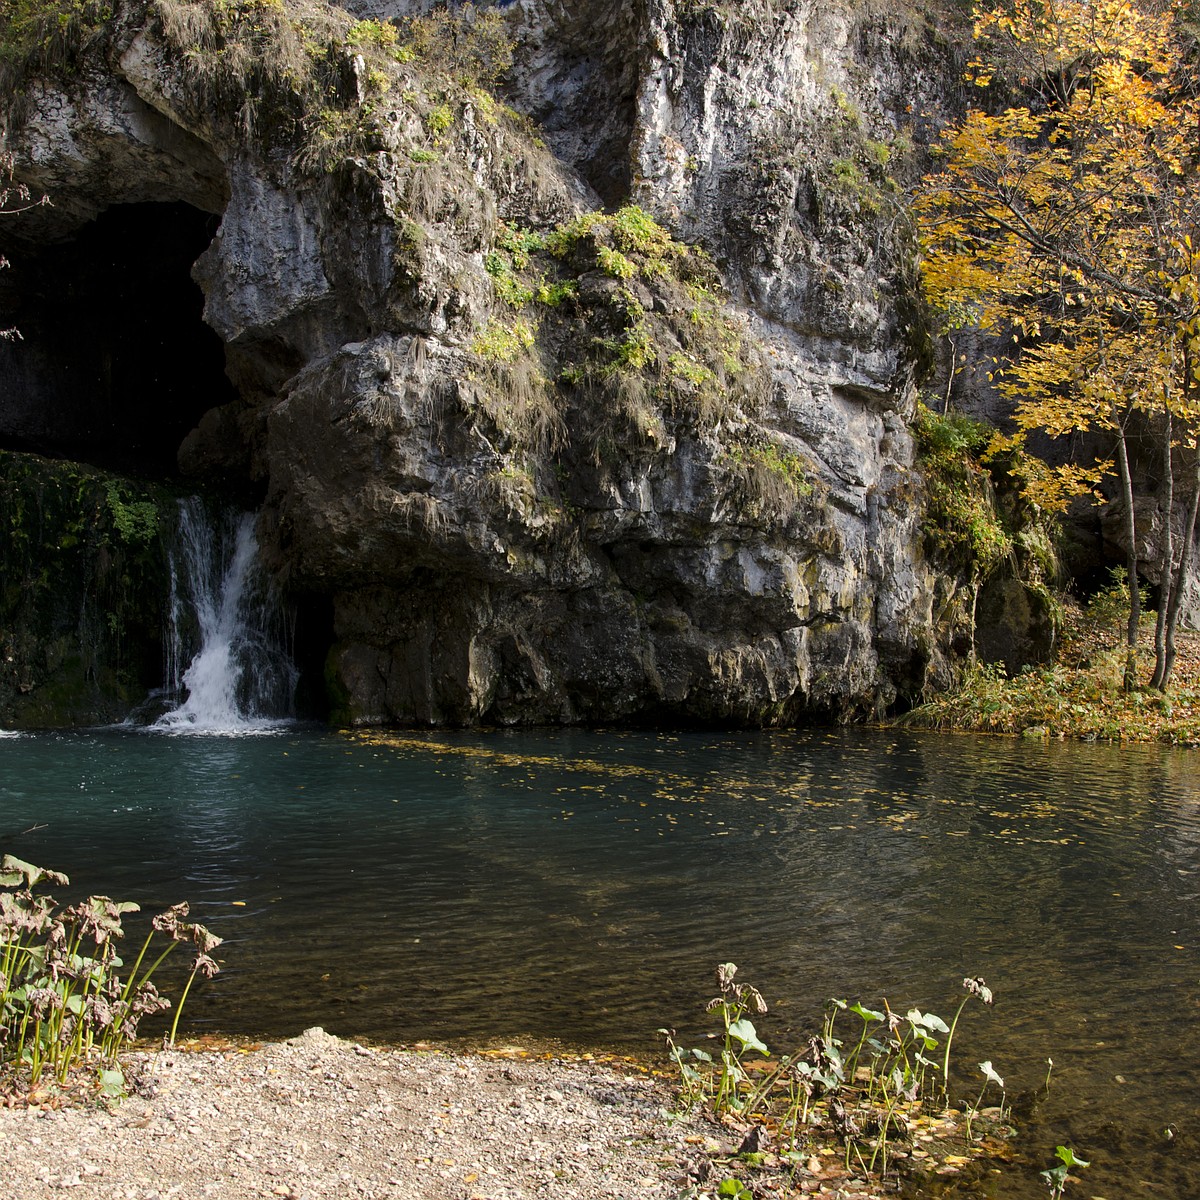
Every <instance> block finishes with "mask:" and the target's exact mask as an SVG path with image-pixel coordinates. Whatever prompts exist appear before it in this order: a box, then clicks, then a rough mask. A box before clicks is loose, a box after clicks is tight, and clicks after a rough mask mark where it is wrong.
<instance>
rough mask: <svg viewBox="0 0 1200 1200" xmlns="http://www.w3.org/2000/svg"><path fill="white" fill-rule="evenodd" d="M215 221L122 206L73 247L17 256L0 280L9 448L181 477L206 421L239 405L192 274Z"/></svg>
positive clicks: (1, 437) (0, 413) (179, 208)
mask: <svg viewBox="0 0 1200 1200" xmlns="http://www.w3.org/2000/svg"><path fill="white" fill-rule="evenodd" d="M219 220H220V218H219V217H217V216H214V215H213V214H210V213H205V212H201V211H200V210H199V209H196V208H193V207H192V206H191V205H189V204H183V203H165V204H164V203H140V204H120V205H114V206H113V207H112V208H109V209H107V210H106V211H105V212H103V213H101V214H100V216H99V217H97V218H96V219H95V220H94V221H91V222H89V223H88V224H87V225H85V226H83V227H82V228H81V229H80V230H79V232H78V233H77V234H76V235H75V236H74V237H73V238H72V239H71V240H69V241H65V242H61V243H58V244H55V245H51V246H47V247H45V248H43V249H41V250H39V251H38V252H36V253H34V254H28V253H24V254H23V253H20V252H17V253H15V254H11V255H10V257H11V258H12V260H13V261H12V266H11V268H10V269H9V270H7V271H5V272H3V276H2V277H0V286H2V287H3V291H2V292H0V327H3V326H8V325H15V326H16V327H17V328H18V329H20V331H21V334H22V340H20V341H15V342H11V343H4V344H0V443H2V444H3V445H5V446H7V447H10V448H14V449H23V450H30V451H34V452H36V453H40V454H45V455H48V456H52V457H57V458H71V459H75V460H78V461H81V462H87V463H91V464H93V465H95V466H98V467H103V468H106V469H108V470H114V471H120V472H122V473H124V474H129V475H135V476H140V477H146V478H155V479H173V478H175V477H176V476H177V474H178V468H177V465H176V453H177V451H178V448H179V445H180V443H181V442H182V441H183V439H184V437H185V436H186V434H187V433H188V431H189V430H190V429H192V427H193V426H194V425H195V424H196V423H197V422H198V421H199V419H200V417H201V415H202V414H203V413H204V412H205V411H207V410H208V409H210V408H213V407H214V406H216V405H221V404H225V403H228V402H229V401H231V400H234V399H235V398H236V392H235V390H234V388H233V386H232V384H230V382H229V380H228V379H227V378H226V376H225V353H224V347H223V345H222V343H221V340H220V338H218V337H217V335H216V334H215V333H214V332H213V331H212V330H211V329H209V328H208V326H206V325H205V324H204V322H203V319H202V312H203V306H204V298H203V295H202V293H201V291H200V288H199V287H198V286H197V285H196V283H195V282H194V281H193V280H192V278H191V267H192V264H193V263H194V262H195V261H196V259H197V258H198V257H199V256H200V255H201V254H202V253H203V252H204V250H205V249H206V248H207V246H208V245H209V243H210V242H211V241H212V238H213V235H214V234H215V233H216V229H217V225H218V223H219Z"/></svg>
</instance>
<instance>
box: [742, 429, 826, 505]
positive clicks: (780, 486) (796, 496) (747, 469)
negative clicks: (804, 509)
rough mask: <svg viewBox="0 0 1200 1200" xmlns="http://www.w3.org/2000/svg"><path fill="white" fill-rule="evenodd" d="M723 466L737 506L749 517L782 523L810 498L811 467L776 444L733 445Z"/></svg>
mask: <svg viewBox="0 0 1200 1200" xmlns="http://www.w3.org/2000/svg"><path fill="white" fill-rule="evenodd" d="M725 464H726V466H727V467H728V469H729V471H730V473H731V475H732V476H733V479H734V481H735V482H734V491H735V494H736V495H737V497H738V499H739V502H740V505H741V507H742V509H743V510H744V511H745V512H746V513H748V514H749V515H750V516H753V517H760V518H765V519H767V520H770V521H786V520H787V518H788V517H789V516H790V515H791V514H792V513H793V512H794V511H795V510H796V507H797V505H799V504H800V502H801V501H803V500H805V499H807V498H809V497H811V496H812V495H813V490H814V489H813V483H812V479H813V478H814V476H815V470H814V468H813V466H812V464H811V463H810V462H808V461H807V460H806V459H804V458H802V457H801V456H800V455H799V454H796V453H794V452H792V451H790V450H785V449H783V448H782V447H781V446H780V445H779V443H778V442H776V441H772V440H763V441H762V442H758V443H752V444H747V443H745V442H735V443H734V444H733V445H731V446H729V447H728V449H727V450H726V451H725Z"/></svg>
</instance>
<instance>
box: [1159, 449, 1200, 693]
mask: <svg viewBox="0 0 1200 1200" xmlns="http://www.w3.org/2000/svg"><path fill="white" fill-rule="evenodd" d="M1197 513H1200V454H1197V456H1196V466H1195V470H1194V472H1193V479H1192V502H1191V504H1190V505H1188V515H1187V517H1186V519H1185V520H1184V525H1183V535H1182V536H1183V547H1182V549H1181V550H1180V553H1179V566H1178V567H1176V569H1175V578H1174V580H1173V581H1172V584H1171V601H1170V604H1169V605H1168V612H1167V621H1166V646H1165V647H1164V652H1163V663H1162V672H1161V678H1160V679H1159V681H1158V683H1157V684H1156V685H1155V686H1156V687H1159V688H1161V689H1162V690H1163V691H1164V692H1165V691H1166V690H1167V685H1168V683H1170V680H1171V672H1172V671H1173V670H1174V669H1175V631H1176V630H1177V629H1178V628H1179V610H1180V608H1181V607H1182V604H1183V587H1184V584H1185V583H1186V582H1187V577H1188V573H1189V572H1190V571H1191V569H1192V558H1193V557H1194V552H1195V545H1196V516H1197ZM1157 675H1158V672H1157V671H1156V677H1157Z"/></svg>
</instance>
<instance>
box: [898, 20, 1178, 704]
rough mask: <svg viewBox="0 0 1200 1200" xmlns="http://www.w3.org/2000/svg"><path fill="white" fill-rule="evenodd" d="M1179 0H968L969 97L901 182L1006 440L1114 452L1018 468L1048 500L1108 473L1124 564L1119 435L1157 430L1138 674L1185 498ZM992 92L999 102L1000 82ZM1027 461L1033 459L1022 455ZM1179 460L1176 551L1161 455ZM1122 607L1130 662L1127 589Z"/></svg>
mask: <svg viewBox="0 0 1200 1200" xmlns="http://www.w3.org/2000/svg"><path fill="white" fill-rule="evenodd" d="M1191 7H1192V6H1191V4H1190V3H1188V4H1180V3H1178V2H1176V3H1168V2H1166V0H984V3H983V4H982V5H981V6H980V7H979V8H978V9H977V12H976V22H975V36H976V40H977V45H978V56H977V58H976V59H975V61H974V62H972V64H971V65H970V68H969V71H968V78H969V80H970V81H971V82H972V83H973V84H974V85H975V87H976V89H978V90H977V93H976V94H977V95H978V96H979V97H980V101H981V103H980V105H979V106H977V107H972V108H971V109H970V110H969V111H968V113H967V115H966V116H965V117H964V118H963V119H962V120H961V121H959V122H958V123H957V124H955V125H954V126H953V127H952V128H949V129H947V130H946V131H945V133H944V134H943V137H942V142H941V146H940V154H941V160H940V164H939V166H940V169H939V170H938V171H936V172H935V173H932V174H931V175H929V176H927V178H926V179H925V181H924V183H923V186H922V188H921V191H920V194H919V195H918V198H917V203H916V208H917V213H918V217H919V220H920V223H921V241H922V249H923V279H924V284H925V287H926V291H927V294H928V296H929V298H930V299H931V301H932V302H933V303H934V304H935V306H937V307H939V308H941V309H943V310H955V311H961V310H962V308H963V307H964V306H967V307H969V308H970V310H971V311H972V312H973V313H974V315H975V319H976V320H977V322H978V324H979V325H980V326H981V327H982V328H984V329H987V330H990V331H992V332H993V333H994V334H995V335H996V336H997V338H998V339H999V341H1000V343H1001V345H1002V347H1003V348H1002V349H1000V350H999V351H998V353H997V355H996V359H995V363H994V372H993V378H994V380H995V381H996V382H997V384H998V386H999V388H1000V390H1001V391H1002V392H1003V393H1004V394H1005V395H1006V396H1008V397H1009V398H1010V399H1011V400H1012V401H1013V402H1014V411H1013V425H1014V431H1013V432H1012V433H1010V434H1008V435H1005V436H1002V437H1000V436H998V438H997V442H998V443H999V444H1004V443H1007V444H1023V443H1024V442H1025V440H1026V439H1027V438H1028V437H1029V436H1030V435H1031V434H1032V433H1034V432H1037V433H1041V434H1044V435H1047V436H1049V437H1051V438H1056V437H1065V436H1068V435H1072V434H1077V433H1080V432H1083V431H1089V432H1092V433H1095V434H1100V435H1102V436H1104V437H1107V439H1108V441H1109V444H1110V445H1111V453H1110V454H1109V455H1108V456H1107V457H1106V458H1104V459H1103V460H1101V461H1098V462H1093V463H1076V462H1070V463H1068V464H1066V465H1063V466H1059V467H1057V468H1054V469H1051V468H1050V467H1048V466H1046V465H1045V464H1037V463H1036V462H1035V463H1034V464H1033V465H1032V466H1031V467H1030V468H1029V470H1028V474H1027V476H1026V478H1025V479H1024V480H1023V481H1022V482H1023V485H1024V488H1025V491H1026V494H1027V495H1028V496H1029V498H1030V499H1031V500H1033V501H1034V502H1036V503H1037V504H1039V505H1040V506H1042V507H1043V508H1045V509H1048V510H1060V509H1062V508H1065V507H1066V505H1067V504H1068V503H1070V501H1071V500H1072V499H1074V498H1075V497H1077V496H1080V495H1087V494H1089V493H1090V494H1092V495H1096V496H1099V493H1098V491H1097V488H1098V485H1099V483H1100V480H1101V479H1102V478H1103V476H1105V475H1106V474H1109V473H1115V474H1116V476H1117V477H1118V479H1119V486H1120V496H1121V502H1122V508H1123V512H1124V519H1125V540H1126V543H1127V545H1128V547H1129V551H1128V553H1129V567H1128V570H1129V577H1130V579H1131V581H1133V580H1136V577H1137V562H1138V553H1137V544H1138V539H1137V531H1136V529H1135V525H1134V505H1133V486H1132V480H1131V476H1130V467H1129V444H1128V437H1129V433H1130V430H1131V427H1132V422H1134V421H1135V420H1137V421H1139V422H1140V423H1141V424H1142V425H1143V426H1145V425H1149V426H1150V427H1151V428H1152V429H1154V430H1155V431H1156V433H1158V434H1160V435H1161V437H1162V438H1163V444H1164V461H1163V478H1164V491H1163V496H1162V497H1161V503H1162V505H1163V512H1164V522H1163V524H1164V535H1163V547H1162V558H1161V562H1160V564H1159V567H1160V579H1161V585H1162V603H1161V605H1160V611H1159V623H1158V631H1157V635H1156V663H1155V672H1154V677H1153V679H1152V680H1151V684H1152V686H1155V687H1165V686H1166V684H1167V681H1168V679H1169V677H1170V673H1171V667H1172V665H1173V661H1174V638H1175V629H1176V626H1177V623H1178V619H1179V612H1180V598H1181V594H1182V592H1181V588H1182V583H1183V581H1184V579H1186V577H1187V575H1188V573H1189V571H1190V565H1191V561H1192V556H1193V541H1194V529H1195V524H1196V511H1197V506H1198V503H1200V501H1198V498H1200V454H1198V453H1197V452H1196V429H1197V424H1198V418H1200V283H1198V278H1197V272H1198V267H1200V264H1197V261H1196V256H1195V254H1194V253H1193V250H1192V244H1193V239H1197V243H1198V244H1200V234H1198V232H1197V221H1198V220H1200V187H1198V186H1197V182H1198V167H1200V158H1198V156H1200V103H1198V100H1197V90H1198V89H1197V84H1198V82H1200V81H1198V79H1197V63H1196V60H1197V51H1196V38H1195V36H1194V35H1193V31H1192V26H1191V24H1190V23H1189V20H1190V18H1191V16H1192V13H1191ZM1006 101H1007V102H1006ZM1024 461H1025V462H1027V463H1028V462H1030V461H1031V460H1030V459H1029V458H1028V457H1026V458H1025V459H1024ZM1183 462H1186V463H1188V464H1189V466H1190V480H1189V485H1188V486H1189V490H1190V495H1189V497H1188V499H1187V501H1186V503H1185V506H1184V507H1185V508H1186V510H1187V511H1186V515H1185V518H1184V523H1183V536H1182V538H1181V539H1180V545H1179V549H1178V553H1177V552H1176V547H1175V544H1174V539H1173V537H1172V531H1171V523H1172V521H1171V518H1172V512H1173V510H1174V507H1175V504H1176V496H1175V491H1176V489H1175V483H1174V481H1175V470H1176V468H1177V465H1178V464H1180V463H1183ZM1130 594H1131V597H1132V603H1131V611H1130V620H1129V626H1128V644H1129V654H1128V663H1129V670H1128V671H1127V682H1128V683H1130V684H1131V685H1132V682H1133V674H1132V671H1133V665H1134V657H1133V646H1134V644H1135V642H1136V636H1137V628H1138V618H1139V612H1138V607H1137V606H1138V599H1137V597H1138V589H1137V587H1136V586H1133V587H1131V588H1130Z"/></svg>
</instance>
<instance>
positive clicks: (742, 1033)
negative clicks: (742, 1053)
mask: <svg viewBox="0 0 1200 1200" xmlns="http://www.w3.org/2000/svg"><path fill="white" fill-rule="evenodd" d="M729 1032H730V1034H731V1035H732V1036H733V1037H735V1038H737V1040H738V1041H739V1042H741V1043H742V1045H743V1046H745V1047H746V1049H747V1050H757V1051H758V1052H759V1053H760V1054H770V1053H771V1052H770V1050H768V1049H767V1048H766V1046H765V1045H763V1043H762V1042H761V1041H760V1040H759V1037H758V1033H757V1031H756V1030H755V1028H754V1024H753V1022H752V1021H748V1020H747V1019H746V1018H745V1017H743V1018H742V1019H741V1020H740V1021H734V1023H733V1024H732V1025H730V1027H729Z"/></svg>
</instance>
